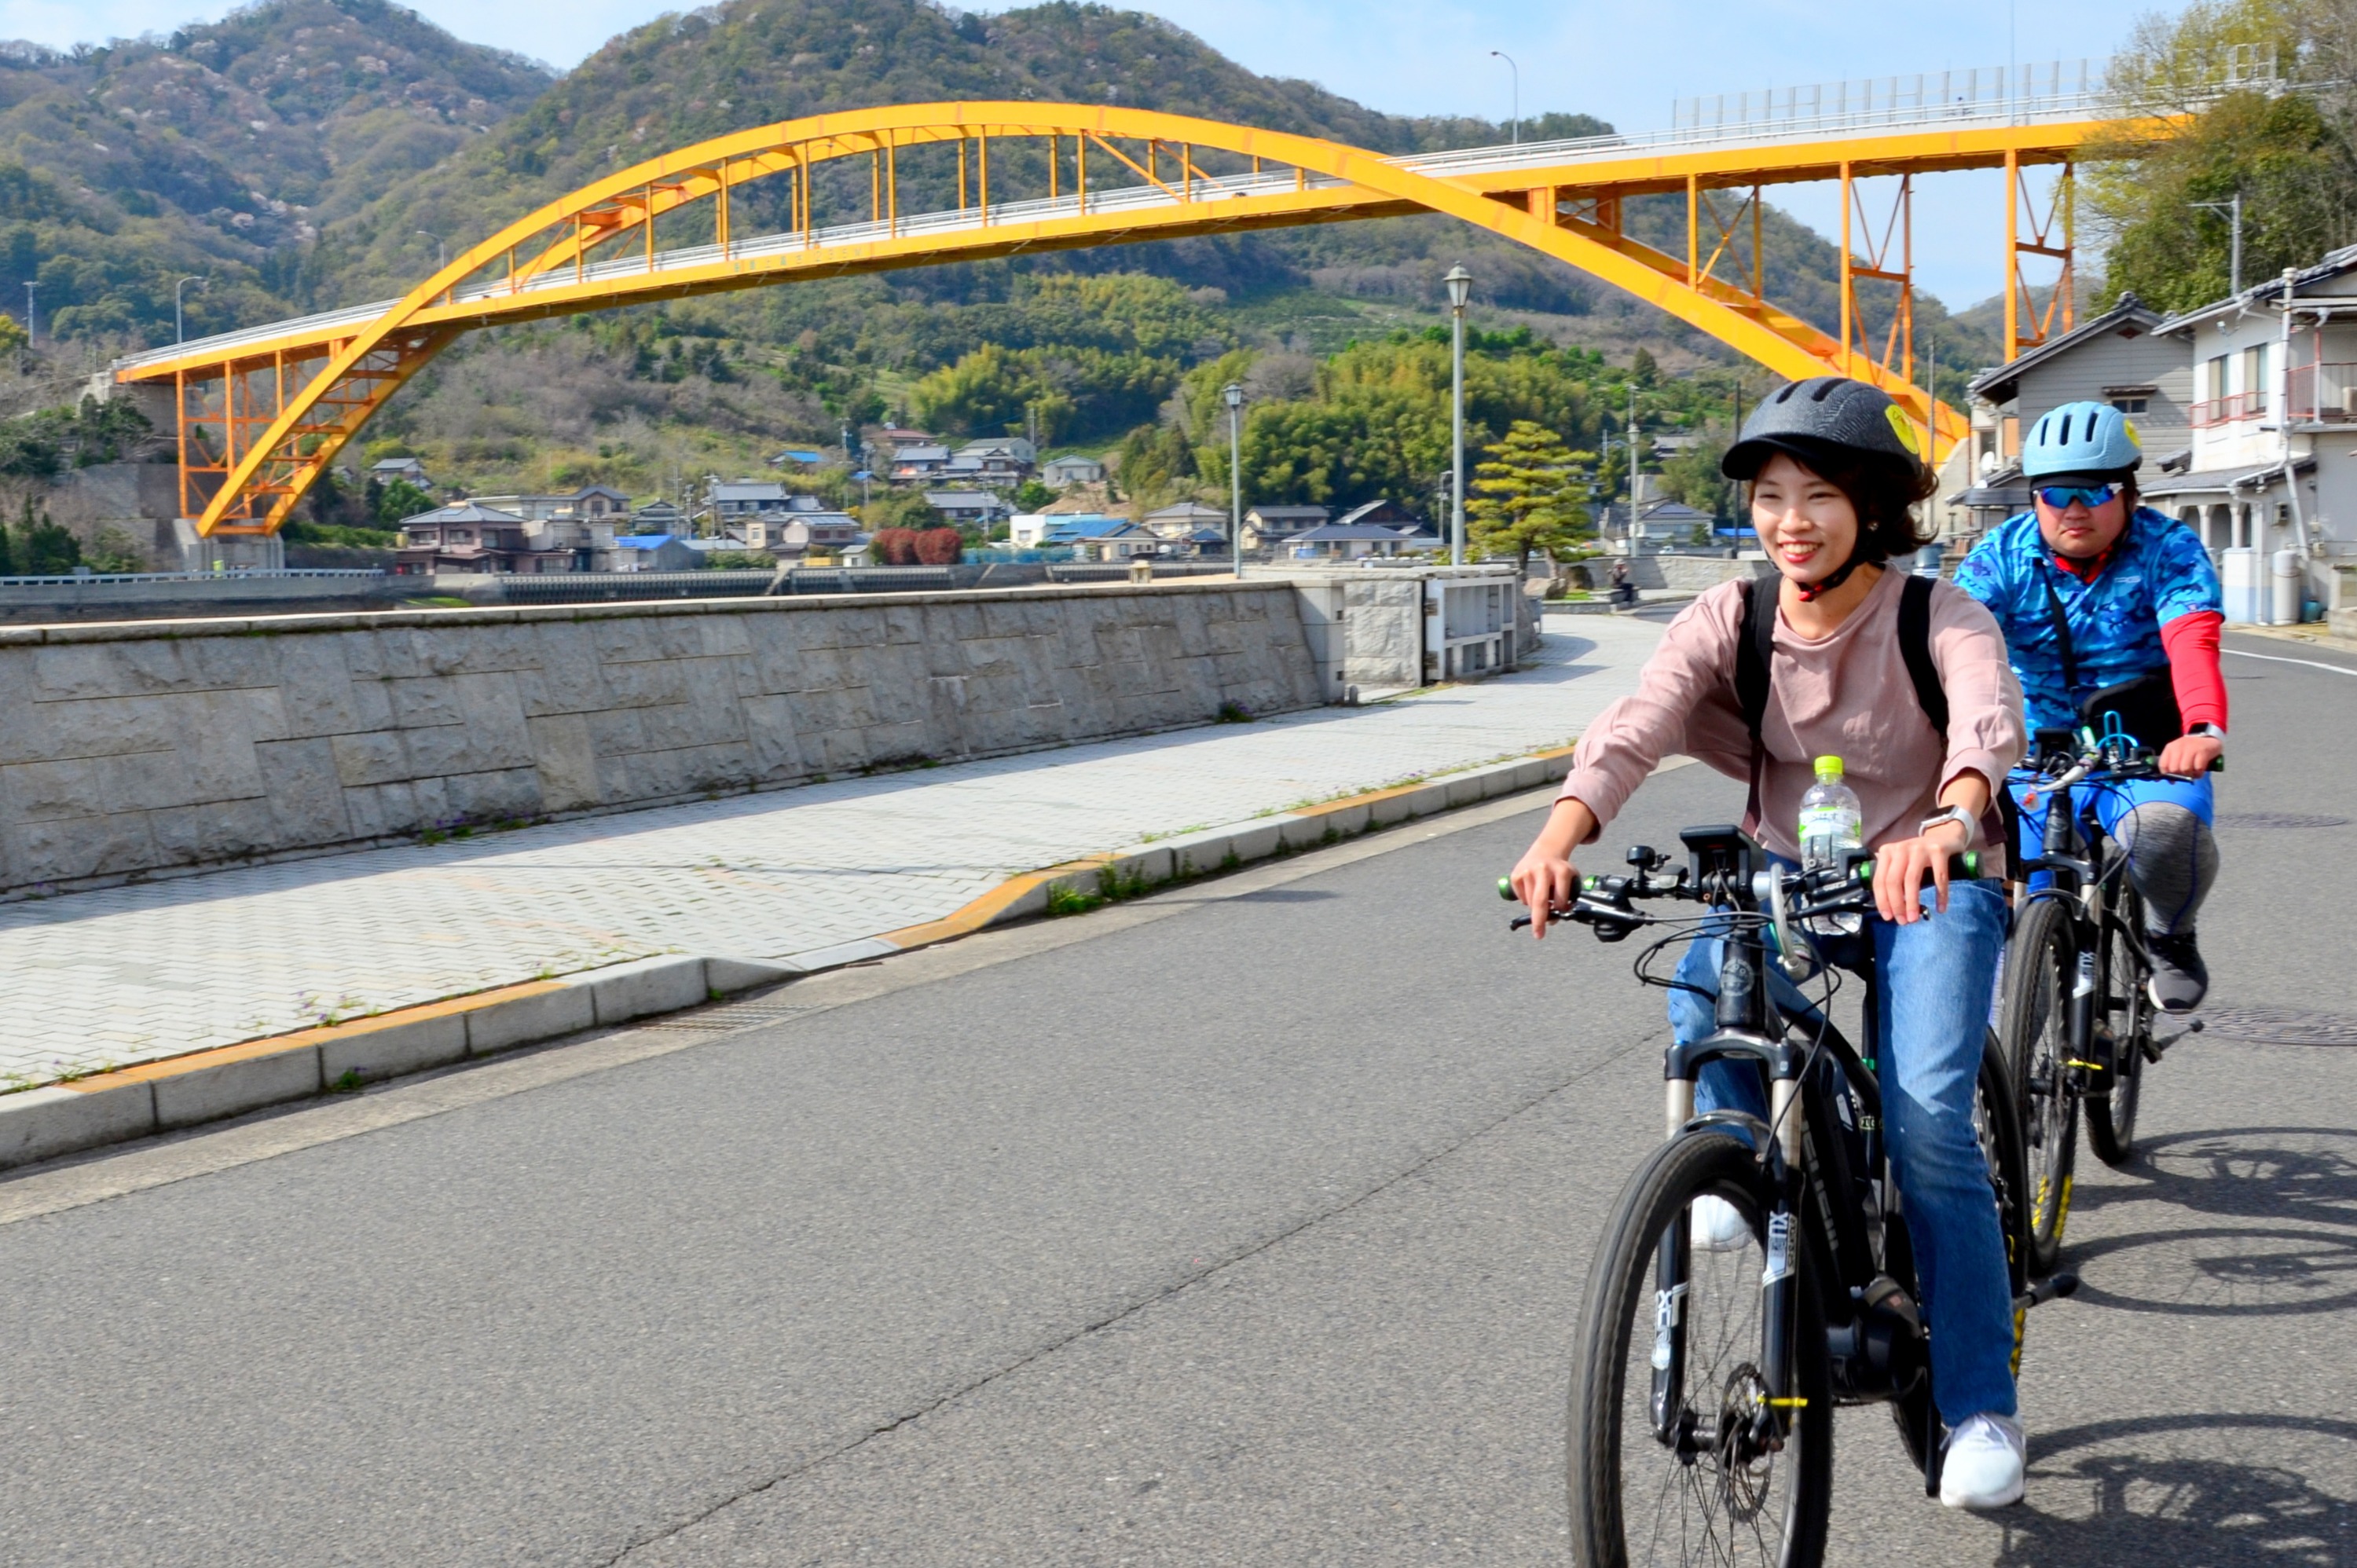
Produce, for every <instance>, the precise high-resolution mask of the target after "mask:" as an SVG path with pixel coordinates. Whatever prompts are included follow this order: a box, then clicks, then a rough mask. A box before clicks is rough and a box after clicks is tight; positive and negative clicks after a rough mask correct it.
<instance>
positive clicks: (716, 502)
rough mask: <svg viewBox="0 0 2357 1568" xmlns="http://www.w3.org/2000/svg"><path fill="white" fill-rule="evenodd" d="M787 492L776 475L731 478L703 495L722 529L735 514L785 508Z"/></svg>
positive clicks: (736, 515)
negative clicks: (765, 477) (761, 477)
mask: <svg viewBox="0 0 2357 1568" xmlns="http://www.w3.org/2000/svg"><path fill="white" fill-rule="evenodd" d="M786 496H787V491H786V487H785V486H783V485H781V484H780V483H779V482H778V481H777V480H775V479H731V480H725V481H722V482H721V483H718V484H716V485H714V486H713V487H712V488H711V489H710V490H709V491H708V492H707V493H706V494H705V498H704V499H705V505H706V506H707V507H709V508H710V509H711V511H712V518H713V521H716V522H717V523H719V524H720V526H721V528H722V530H723V531H724V532H725V531H726V529H727V527H728V524H729V523H730V522H731V521H735V520H736V519H737V518H740V517H752V516H755V515H757V514H759V513H760V512H765V511H782V510H785V505H786Z"/></svg>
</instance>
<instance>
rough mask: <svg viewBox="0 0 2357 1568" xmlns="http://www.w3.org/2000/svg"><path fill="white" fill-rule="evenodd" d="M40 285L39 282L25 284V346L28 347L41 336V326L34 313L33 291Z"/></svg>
mask: <svg viewBox="0 0 2357 1568" xmlns="http://www.w3.org/2000/svg"><path fill="white" fill-rule="evenodd" d="M40 286H41V285H39V284H37V283H28V284H27V285H25V347H26V348H27V349H29V348H31V347H32V346H33V345H34V343H35V342H36V341H37V340H38V338H39V337H40V327H39V324H38V322H37V321H36V320H35V319H34V315H33V291H34V290H35V289H37V288H38V287H40Z"/></svg>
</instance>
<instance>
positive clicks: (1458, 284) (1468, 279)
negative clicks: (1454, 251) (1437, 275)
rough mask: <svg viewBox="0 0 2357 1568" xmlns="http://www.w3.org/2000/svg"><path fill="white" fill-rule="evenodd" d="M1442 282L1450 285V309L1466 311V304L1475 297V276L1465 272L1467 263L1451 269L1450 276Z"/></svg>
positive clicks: (1449, 270) (1460, 263)
mask: <svg viewBox="0 0 2357 1568" xmlns="http://www.w3.org/2000/svg"><path fill="white" fill-rule="evenodd" d="M1440 281H1441V282H1443V283H1445V284H1447V285H1448V308H1449V309H1451V310H1462V309H1464V308H1465V302H1466V301H1467V300H1469V299H1470V298H1472V297H1473V274H1471V273H1469V272H1467V271H1466V270H1465V263H1462V262H1459V263H1458V264H1457V265H1455V266H1453V267H1451V268H1449V269H1448V276H1446V277H1444V278H1442V279H1441V280H1440Z"/></svg>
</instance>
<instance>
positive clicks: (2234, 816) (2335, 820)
mask: <svg viewBox="0 0 2357 1568" xmlns="http://www.w3.org/2000/svg"><path fill="white" fill-rule="evenodd" d="M2218 825H2219V826H2220V827H2224V828H2345V827H2347V826H2348V825H2349V819H2348V818H2346V817H2321V816H2317V815H2315V814H2313V813H2312V812H2308V811H2230V812H2228V813H2226V814H2225V815H2223V816H2222V817H2220V818H2219V819H2218Z"/></svg>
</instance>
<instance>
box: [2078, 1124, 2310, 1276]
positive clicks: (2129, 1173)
mask: <svg viewBox="0 0 2357 1568" xmlns="http://www.w3.org/2000/svg"><path fill="white" fill-rule="evenodd" d="M2116 1175H2117V1176H2120V1177H2123V1178H2126V1183H2127V1184H2128V1185H2108V1184H2107V1185H2104V1186H2091V1187H2081V1188H2079V1189H2078V1192H2077V1201H2076V1202H2075V1203H2074V1204H2073V1208H2075V1209H2076V1210H2077V1212H2078V1213H2079V1215H2080V1216H2081V1217H2082V1218H2084V1217H2086V1216H2089V1215H2091V1214H2102V1213H2104V1212H2106V1211H2111V1210H2125V1209H2126V1208H2127V1207H2128V1206H2131V1205H2142V1204H2161V1205H2165V1206H2167V1207H2166V1209H2165V1210H2164V1212H2163V1213H2162V1214H2160V1215H2158V1216H2155V1217H2154V1220H2155V1222H2154V1223H2151V1224H2150V1225H2148V1226H2147V1227H2144V1228H2140V1229H2138V1230H2134V1231H2129V1232H2126V1233H2124V1234H2119V1235H2109V1236H2106V1235H2096V1236H2093V1237H2087V1236H2085V1235H2084V1233H2083V1232H2082V1233H2081V1235H2079V1236H2070V1235H2068V1234H2067V1233H2066V1239H2065V1243H2064V1251H2063V1258H2064V1262H2063V1266H2064V1267H2065V1268H2068V1269H2072V1270H2073V1271H2075V1272H2076V1273H2078V1274H2079V1275H2080V1278H2081V1281H2082V1283H2081V1285H2080V1287H2079V1293H2078V1298H2077V1299H2078V1300H2079V1302H2080V1303H2081V1304H2082V1305H2088V1306H2102V1307H2111V1308H2115V1309H2117V1310H2121V1311H2126V1312H2158V1313H2171V1314H2179V1315H2190V1316H2249V1315H2255V1314H2258V1315H2285V1314H2308V1313H2326V1312H2339V1311H2345V1310H2349V1309H2351V1308H2357V1129H2350V1128H2345V1127H2236V1128H2223V1129H2217V1130H2212V1131H2205V1132H2191V1133H2174V1134H2170V1135H2168V1136H2164V1137H2158V1138H2154V1139H2151V1140H2150V1141H2149V1142H2148V1143H2147V1144H2146V1146H2145V1147H2144V1148H2142V1149H2140V1150H2139V1151H2138V1153H2137V1156H2136V1161H2135V1162H2134V1163H2133V1164H2132V1165H2130V1166H2129V1167H2127V1168H2126V1169H2125V1170H2122V1171H2119V1172H2117V1173H2116ZM2138 1218H2139V1219H2142V1216H2141V1215H2139V1216H2138ZM2210 1218H2214V1219H2226V1220H2240V1221H2246V1222H2252V1223H2242V1224H2202V1223H2201V1222H2200V1221H2201V1220H2202V1219H2210ZM2188 1221H2191V1222H2190V1223H2188Z"/></svg>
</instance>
